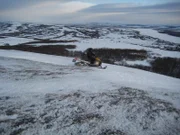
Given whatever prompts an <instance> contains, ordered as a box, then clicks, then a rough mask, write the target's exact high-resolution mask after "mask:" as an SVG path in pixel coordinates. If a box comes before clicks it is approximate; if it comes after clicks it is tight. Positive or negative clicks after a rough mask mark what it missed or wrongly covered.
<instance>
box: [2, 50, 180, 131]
mask: <svg viewBox="0 0 180 135" xmlns="http://www.w3.org/2000/svg"><path fill="white" fill-rule="evenodd" d="M104 65H105V64H104ZM106 65H107V66H108V68H107V69H105V70H102V69H97V68H95V67H78V66H74V65H73V63H72V58H70V57H69V58H68V57H60V56H52V55H45V54H37V53H29V52H22V51H5V50H0V76H1V78H0V84H1V85H0V108H1V109H0V134H7V135H8V134H9V135H14V134H23V135H32V134H33V135H37V134H39V135H49V134H51V135H57V134H59V135H69V134H73V135H106V134H108V135H109V134H110V135H111V134H116V135H145V134H146V135H152V134H154V135H157V134H158V135H169V134H171V135H177V134H179V132H180V105H179V103H180V80H179V79H175V78H171V77H167V76H163V75H159V74H155V73H151V72H146V71H142V70H138V69H132V68H126V67H121V66H115V65H108V64H106Z"/></svg>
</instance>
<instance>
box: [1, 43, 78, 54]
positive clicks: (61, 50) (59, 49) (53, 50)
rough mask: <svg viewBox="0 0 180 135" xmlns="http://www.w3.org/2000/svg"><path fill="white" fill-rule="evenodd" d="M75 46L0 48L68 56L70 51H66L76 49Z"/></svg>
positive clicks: (16, 46)
mask: <svg viewBox="0 0 180 135" xmlns="http://www.w3.org/2000/svg"><path fill="white" fill-rule="evenodd" d="M74 48H76V46H75V45H48V46H46V45H44V46H32V45H15V46H0V49H7V50H11V49H13V50H21V51H28V52H36V53H43V54H52V55H61V56H68V54H69V51H68V50H66V49H74Z"/></svg>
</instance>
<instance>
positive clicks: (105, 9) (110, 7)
mask: <svg viewBox="0 0 180 135" xmlns="http://www.w3.org/2000/svg"><path fill="white" fill-rule="evenodd" d="M121 6H122V4H101V5H96V6H93V7H90V8H87V9H84V10H82V11H80V12H85V13H117V12H124V13H125V12H126V13H128V12H130V13H137V12H150V11H151V12H156V11H158V12H160V11H163V12H164V11H165V10H166V11H167V12H168V11H175V10H180V3H167V4H161V5H153V6H136V5H134V6H133V7H132V5H131V7H125V8H123V7H121Z"/></svg>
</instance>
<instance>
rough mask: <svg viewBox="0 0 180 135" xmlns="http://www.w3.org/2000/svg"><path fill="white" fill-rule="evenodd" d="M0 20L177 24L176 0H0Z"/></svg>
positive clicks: (179, 8)
mask: <svg viewBox="0 0 180 135" xmlns="http://www.w3.org/2000/svg"><path fill="white" fill-rule="evenodd" d="M0 21H16V22H37V23H59V24H69V23H70V24H74V23H92V22H98V23H118V24H151V25H154V24H158V25H159V24H163V25H180V1H179V0H0Z"/></svg>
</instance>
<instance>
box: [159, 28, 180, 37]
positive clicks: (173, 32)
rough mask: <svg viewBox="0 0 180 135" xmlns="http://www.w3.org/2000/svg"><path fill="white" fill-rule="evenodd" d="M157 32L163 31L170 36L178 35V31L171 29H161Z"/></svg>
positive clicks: (179, 34) (179, 33)
mask: <svg viewBox="0 0 180 135" xmlns="http://www.w3.org/2000/svg"><path fill="white" fill-rule="evenodd" d="M159 33H165V34H168V35H171V36H176V37H180V32H177V31H172V30H162V31H159Z"/></svg>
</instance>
